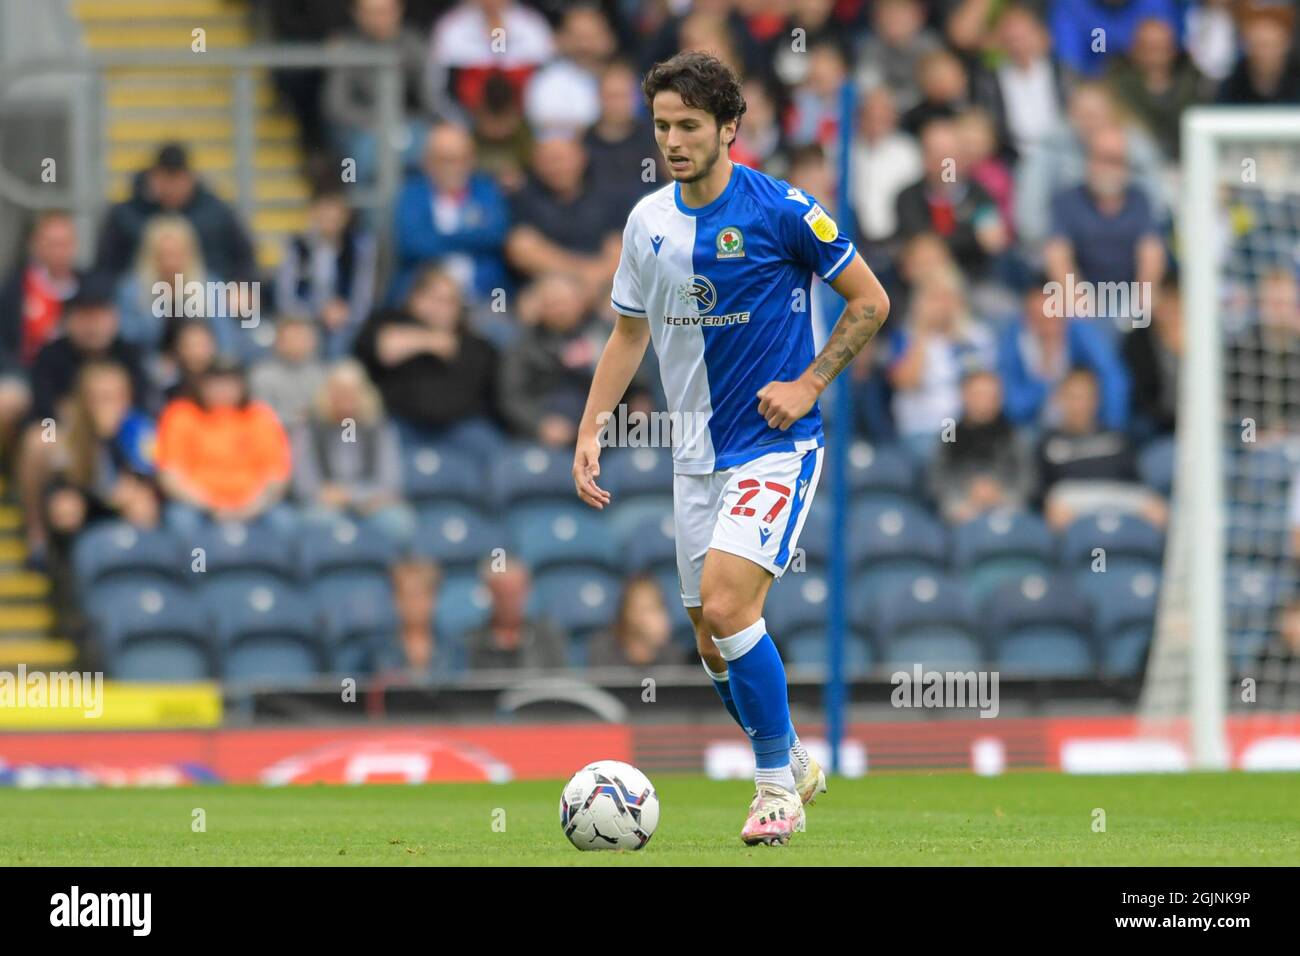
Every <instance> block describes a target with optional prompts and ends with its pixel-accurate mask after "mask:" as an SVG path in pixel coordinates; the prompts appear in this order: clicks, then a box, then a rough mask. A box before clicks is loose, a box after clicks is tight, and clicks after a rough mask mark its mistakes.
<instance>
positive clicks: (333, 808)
mask: <svg viewBox="0 0 1300 956" xmlns="http://www.w3.org/2000/svg"><path fill="white" fill-rule="evenodd" d="M654 782H655V786H656V787H657V788H658V790H659V797H660V801H661V806H662V815H661V818H660V822H659V829H658V832H657V833H656V834H655V836H654V839H653V840H651V841H650V844H649V845H648V846H647V847H646V848H645V849H644V850H641V851H639V852H636V853H608V852H602V853H580V852H578V851H577V850H575V849H573V848H572V847H571V846H570V845H569V843H568V841H567V840H565V838H564V835H563V834H562V833H561V832H560V824H559V797H560V788H561V785H562V782H561V781H558V780H556V781H544V782H531V781H530V782H523V783H510V784H503V785H492V784H449V785H438V786H396V785H394V786H366V787H324V786H320V787H287V788H276V789H272V788H262V787H226V786H215V787H197V788H186V789H177V790H27V791H19V790H0V864H7V865H18V866H36V865H63V866H88V865H108V866H134V865H163V866H176V865H182V866H183V865H195V866H234V865H306V866H447V865H520V864H523V865H567V866H611V865H612V866H656V865H670V866H710V865H732V866H734V865H741V866H745V865H753V866H773V865H835V864H843V865H871V864H884V865H899V864H919V865H974V866H989V865H1024V864H1032V865H1047V866H1053V865H1148V866H1168V865H1174V866H1181V865H1200V866H1205V865H1257V864H1264V865H1292V866H1294V865H1297V864H1300V799H1298V798H1297V797H1298V796H1300V775H1297V774H1242V773H1229V774H1185V775H1173V774H1170V775H1142V776H1116V777H1102V776H1087V777H1081V776H1066V775H1063V774H1054V773H1012V774H1008V775H1005V776H1001V777H992V778H983V777H975V776H970V775H964V774H894V775H876V776H871V777H867V778H864V779H860V780H832V781H831V789H830V793H828V794H826V795H824V796H823V797H822V798H821V799H820V800H819V801H818V803H817V805H816V806H814V807H812V808H811V810H810V811H809V818H808V832H807V833H802V834H796V836H795V839H794V841H793V842H792V843H791V844H790V846H788V847H752V848H751V847H746V846H744V845H743V844H742V843H741V842H740V839H739V833H740V826H741V824H742V823H743V822H744V816H745V810H746V807H747V806H748V802H749V797H750V795H751V786H750V785H749V784H748V783H746V782H742V781H732V782H716V781H710V780H706V779H703V778H700V777H693V776H674V775H669V774H659V775H656V776H655V777H654ZM196 810H202V811H203V822H204V823H205V825H206V832H195V830H194V821H195V819H196V814H195V811H196ZM1098 811H1103V812H1104V815H1105V816H1104V823H1105V831H1104V832H1096V829H1097V828H1099V827H1100V825H1101V824H1100V821H1101V817H1100V815H1099V814H1098Z"/></svg>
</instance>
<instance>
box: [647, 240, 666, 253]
mask: <svg viewBox="0 0 1300 956" xmlns="http://www.w3.org/2000/svg"><path fill="white" fill-rule="evenodd" d="M663 244H664V237H663V236H651V237H650V245H651V246H653V247H654V250H655V255H656V256H657V255H659V247H660V246H662V245H663Z"/></svg>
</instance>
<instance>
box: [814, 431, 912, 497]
mask: <svg viewBox="0 0 1300 956" xmlns="http://www.w3.org/2000/svg"><path fill="white" fill-rule="evenodd" d="M826 477H827V473H823V480H824V479H825V478H826ZM848 478H849V489H850V492H851V494H852V500H853V501H854V503H856V504H872V505H890V504H904V503H909V502H915V501H916V500H917V499H918V497H919V495H918V494H917V481H916V469H915V466H914V465H913V464H912V458H911V456H910V455H908V454H907V452H906V451H904V450H903V449H902V448H899V447H898V446H896V445H872V444H870V443H868V442H865V441H855V442H854V443H853V444H852V445H851V446H850V447H849V453H848Z"/></svg>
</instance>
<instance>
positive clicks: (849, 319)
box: [812, 299, 889, 385]
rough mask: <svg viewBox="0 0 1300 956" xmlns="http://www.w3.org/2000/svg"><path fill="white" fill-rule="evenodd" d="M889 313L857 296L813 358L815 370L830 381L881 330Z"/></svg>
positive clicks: (825, 381)
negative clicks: (819, 352) (819, 351)
mask: <svg viewBox="0 0 1300 956" xmlns="http://www.w3.org/2000/svg"><path fill="white" fill-rule="evenodd" d="M888 314H889V313H888V312H887V311H886V310H883V309H881V308H880V307H879V306H878V305H877V304H876V303H875V302H872V301H869V300H867V299H854V300H853V301H851V302H850V303H849V304H848V305H847V306H846V307H845V309H844V313H843V314H842V315H841V316H840V319H839V321H838V322H836V323H835V328H834V329H832V330H831V337H830V339H829V340H828V341H827V343H826V345H825V347H824V348H823V349H822V350H821V354H819V355H818V356H817V358H816V360H814V362H813V367H812V373H813V374H814V375H816V376H817V377H818V378H819V379H821V380H822V381H823V382H824V383H826V384H827V385H829V384H830V383H831V382H832V381H834V379H835V376H836V375H839V374H840V372H842V371H844V369H845V368H847V367H848V365H849V363H850V362H852V361H853V357H854V356H855V355H857V354H858V353H859V352H861V351H862V349H863V348H864V347H865V346H866V344H867V343H868V342H870V341H871V339H872V338H873V337H874V336H875V334H876V333H877V332H878V331H880V326H881V325H882V324H883V323H884V321H885V316H886V315H888Z"/></svg>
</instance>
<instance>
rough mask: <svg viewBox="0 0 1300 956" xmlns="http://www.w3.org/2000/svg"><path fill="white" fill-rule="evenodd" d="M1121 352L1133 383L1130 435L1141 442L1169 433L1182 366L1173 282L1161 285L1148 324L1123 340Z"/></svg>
mask: <svg viewBox="0 0 1300 956" xmlns="http://www.w3.org/2000/svg"><path fill="white" fill-rule="evenodd" d="M1122 348H1123V353H1124V364H1125V365H1126V366H1127V368H1128V372H1129V377H1130V379H1131V380H1132V382H1133V401H1132V411H1133V414H1132V419H1131V421H1130V425H1129V430H1130V433H1131V434H1133V435H1134V436H1135V437H1137V438H1139V439H1141V438H1146V437H1149V436H1150V435H1154V434H1166V433H1168V432H1172V431H1173V429H1174V416H1175V414H1176V412H1177V409H1178V371H1179V368H1180V367H1181V366H1182V362H1183V305H1182V296H1181V294H1180V293H1179V291H1178V283H1177V281H1172V280H1168V279H1167V280H1166V281H1165V285H1164V288H1163V289H1162V290H1161V293H1160V295H1158V296H1157V297H1156V301H1155V310H1154V312H1153V315H1152V321H1151V324H1150V325H1149V326H1146V327H1139V328H1135V329H1133V331H1132V332H1130V333H1129V334H1128V335H1126V336H1124V344H1123V347H1122Z"/></svg>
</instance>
